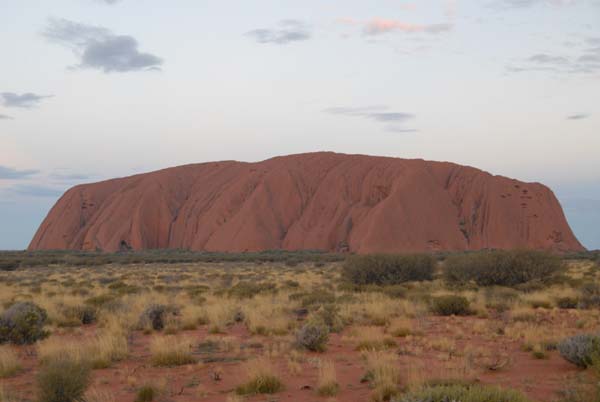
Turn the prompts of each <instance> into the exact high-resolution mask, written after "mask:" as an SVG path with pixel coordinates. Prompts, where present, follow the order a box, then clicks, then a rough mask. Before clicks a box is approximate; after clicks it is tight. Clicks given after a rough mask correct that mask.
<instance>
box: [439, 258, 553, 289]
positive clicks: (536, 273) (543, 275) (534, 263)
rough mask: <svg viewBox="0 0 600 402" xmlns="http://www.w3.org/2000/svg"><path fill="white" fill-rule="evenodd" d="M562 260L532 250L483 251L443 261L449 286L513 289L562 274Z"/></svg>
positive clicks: (445, 277)
mask: <svg viewBox="0 0 600 402" xmlns="http://www.w3.org/2000/svg"><path fill="white" fill-rule="evenodd" d="M562 268H563V262H562V260H561V259H560V258H559V257H557V256H554V255H552V254H549V253H545V252H542V251H532V250H516V251H484V252H478V253H472V254H461V255H453V256H450V257H448V258H447V259H446V261H445V262H444V279H445V280H446V281H447V282H448V283H451V284H466V283H468V282H471V281H473V282H475V283H476V284H477V285H480V286H493V285H497V286H510V287H514V286H516V285H519V284H523V283H526V282H529V281H536V280H537V281H542V282H544V281H548V280H549V279H551V278H552V277H553V276H554V275H556V274H557V273H559V272H560V271H562Z"/></svg>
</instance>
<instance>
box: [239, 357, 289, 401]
mask: <svg viewBox="0 0 600 402" xmlns="http://www.w3.org/2000/svg"><path fill="white" fill-rule="evenodd" d="M243 370H244V372H245V376H246V382H244V383H243V384H242V385H239V386H238V387H237V388H236V392H237V393H238V394H239V395H256V394H274V393H276V392H279V391H281V390H282V389H283V383H282V382H281V380H280V379H279V377H278V376H277V374H276V373H277V372H276V370H275V368H274V367H273V365H272V364H271V362H270V361H269V360H267V359H266V358H264V357H262V358H258V359H254V360H250V361H248V362H246V363H245V364H244V366H243Z"/></svg>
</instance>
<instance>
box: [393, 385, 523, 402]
mask: <svg viewBox="0 0 600 402" xmlns="http://www.w3.org/2000/svg"><path fill="white" fill-rule="evenodd" d="M393 401H395V402H454V401H457V402H458V401H460V402H492V401H493V402H530V400H529V399H528V398H526V397H525V396H524V395H522V394H521V393H520V392H518V391H516V390H511V389H502V388H497V387H491V386H483V385H439V386H432V387H425V388H424V389H422V390H420V391H416V392H411V393H408V394H406V395H403V396H402V397H400V398H398V399H393Z"/></svg>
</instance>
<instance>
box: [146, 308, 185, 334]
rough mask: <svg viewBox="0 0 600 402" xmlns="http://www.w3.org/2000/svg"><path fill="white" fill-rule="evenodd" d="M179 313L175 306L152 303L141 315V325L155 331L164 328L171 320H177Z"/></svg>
mask: <svg viewBox="0 0 600 402" xmlns="http://www.w3.org/2000/svg"><path fill="white" fill-rule="evenodd" d="M178 315H179V309H178V308H177V307H175V306H170V305H169V306H167V305H164V304H152V305H150V306H148V307H147V308H146V309H145V310H144V312H143V313H142V314H141V316H140V324H139V325H140V327H141V328H151V329H153V330H155V331H160V330H162V329H163V328H164V327H165V326H167V324H168V323H169V321H171V320H175V319H176V317H177V316H178Z"/></svg>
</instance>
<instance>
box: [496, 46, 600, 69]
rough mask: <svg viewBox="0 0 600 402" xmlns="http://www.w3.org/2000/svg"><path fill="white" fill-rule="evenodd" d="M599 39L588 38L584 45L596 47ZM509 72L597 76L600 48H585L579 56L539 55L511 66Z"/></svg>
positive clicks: (599, 66)
mask: <svg viewBox="0 0 600 402" xmlns="http://www.w3.org/2000/svg"><path fill="white" fill-rule="evenodd" d="M598 39H599V38H587V39H585V40H584V41H583V44H584V45H592V46H593V45H594V44H595V43H596V40H598ZM507 71H509V72H523V71H537V72H551V73H556V74H597V73H600V46H594V47H585V48H584V49H583V50H580V54H579V55H578V56H575V57H572V56H564V55H556V54H547V53H538V54H534V55H533V56H531V57H528V58H527V59H524V60H522V61H520V62H518V64H517V65H509V66H508V67H507Z"/></svg>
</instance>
